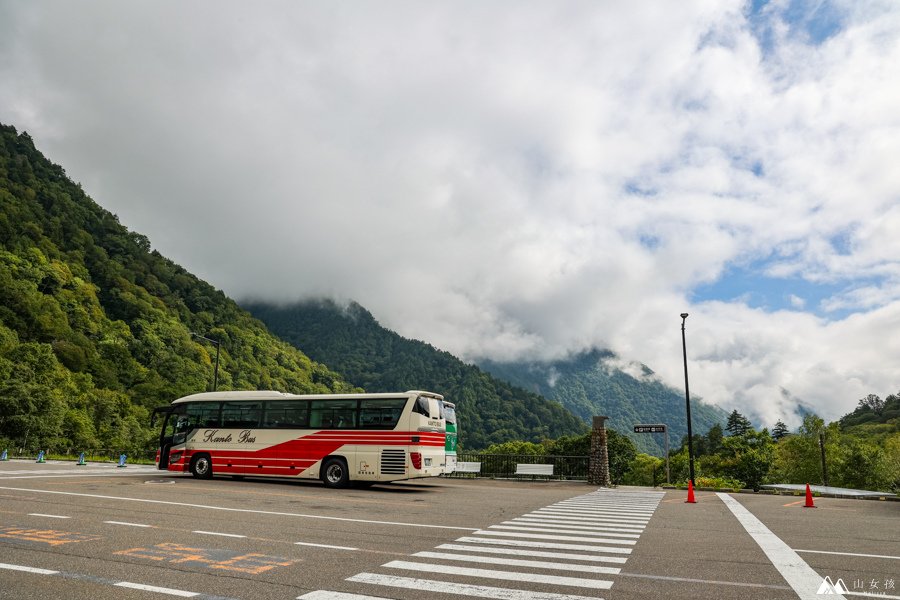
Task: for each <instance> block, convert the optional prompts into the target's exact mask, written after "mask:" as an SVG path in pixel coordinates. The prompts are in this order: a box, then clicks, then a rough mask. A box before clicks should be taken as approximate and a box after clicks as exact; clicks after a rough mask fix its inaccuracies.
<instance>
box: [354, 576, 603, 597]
mask: <svg viewBox="0 0 900 600" xmlns="http://www.w3.org/2000/svg"><path fill="white" fill-rule="evenodd" d="M347 581H353V582H356V583H371V584H373V585H383V586H388V587H398V588H404V589H408V590H417V591H420V592H433V593H438V594H456V595H458V596H473V597H476V598H495V599H497V600H602V598H597V597H596V596H574V595H569V594H554V593H552V592H529V591H527V590H510V589H506V588H496V587H490V586H486V585H472V584H468V583H450V582H445V581H434V580H431V579H414V578H412V577H395V576H393V575H377V574H375V573H360V574H358V575H354V576H353V577H348V578H347Z"/></svg>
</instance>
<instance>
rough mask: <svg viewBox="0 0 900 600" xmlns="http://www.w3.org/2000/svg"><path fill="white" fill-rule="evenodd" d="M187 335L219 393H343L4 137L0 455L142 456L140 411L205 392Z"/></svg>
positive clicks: (317, 367) (0, 143)
mask: <svg viewBox="0 0 900 600" xmlns="http://www.w3.org/2000/svg"><path fill="white" fill-rule="evenodd" d="M172 218H173V219H175V218H177V215H172ZM191 332H195V333H198V334H200V335H202V336H205V337H208V338H212V339H215V340H218V341H219V342H220V343H221V356H220V365H219V384H218V387H219V389H220V390H221V389H277V390H282V391H288V392H297V393H303V392H328V391H338V390H340V391H343V390H348V389H351V386H350V385H349V384H347V383H345V382H344V381H343V379H342V378H341V377H340V376H339V375H338V374H336V373H334V372H333V371H331V370H329V369H328V368H326V367H325V366H323V365H321V364H317V363H314V362H313V361H311V360H310V359H309V358H308V357H307V356H306V355H304V354H303V353H302V352H300V351H298V350H297V349H296V348H294V347H292V346H291V345H290V344H287V343H285V342H283V341H281V340H279V339H277V338H276V337H275V336H273V335H272V334H271V333H269V332H268V331H267V330H266V328H265V327H264V326H263V325H262V324H261V323H260V322H259V321H257V320H256V319H254V318H252V317H251V316H250V315H249V314H248V313H247V312H245V311H244V310H242V309H241V308H240V307H238V305H237V304H236V303H235V302H233V301H232V300H230V299H229V298H227V297H226V296H225V295H224V294H223V293H222V292H221V291H219V290H216V289H215V288H213V287H212V286H211V285H209V284H208V283H206V282H204V281H201V280H200V279H198V278H197V277H195V276H194V275H192V274H190V273H188V272H187V271H186V270H185V269H183V268H182V267H180V266H178V265H176V264H174V263H173V262H172V261H170V260H168V259H166V258H165V257H163V256H161V255H160V254H159V253H158V252H156V251H154V250H151V245H150V241H149V240H148V239H147V238H146V237H145V236H143V235H141V234H139V233H136V232H133V231H129V230H128V229H127V228H126V227H124V226H123V225H121V224H120V223H119V221H118V219H117V218H116V216H115V215H113V214H111V213H110V212H108V211H106V210H104V209H103V208H101V207H100V206H98V205H97V204H96V203H95V202H94V201H93V200H91V199H90V198H89V197H88V196H87V195H86V194H85V192H84V191H83V190H82V188H81V186H80V185H78V184H76V183H74V182H72V181H71V180H70V179H69V178H68V177H67V176H66V173H65V171H64V170H63V169H62V168H61V167H59V166H57V165H54V164H52V163H51V162H50V161H48V160H47V159H46V158H45V157H44V156H43V155H42V154H41V153H40V152H38V151H37V150H36V149H35V147H34V144H33V142H32V140H31V138H30V137H29V136H28V134H27V133H22V134H19V133H17V132H16V130H15V129H14V128H13V127H9V126H5V125H0V447H5V446H7V445H10V446H25V447H29V448H32V447H38V446H44V447H47V446H50V447H56V448H66V447H75V448H82V449H84V448H98V447H101V448H115V449H117V450H118V451H130V452H143V451H146V450H147V449H148V448H149V447H151V446H152V443H153V442H152V435H153V434H152V433H151V432H150V431H149V429H148V410H149V409H151V408H153V407H155V406H158V405H160V404H165V403H168V402H171V401H172V400H173V399H174V398H177V397H179V396H182V395H185V394H189V393H193V392H199V391H203V390H205V389H207V387H208V386H209V385H210V384H211V381H212V374H213V360H214V357H215V347H214V346H213V345H211V344H209V343H207V342H204V341H203V340H201V339H199V338H196V337H192V335H191Z"/></svg>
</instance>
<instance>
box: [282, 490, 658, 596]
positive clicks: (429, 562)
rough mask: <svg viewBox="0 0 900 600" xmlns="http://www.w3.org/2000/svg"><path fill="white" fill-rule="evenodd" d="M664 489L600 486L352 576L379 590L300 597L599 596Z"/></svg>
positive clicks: (319, 592) (354, 580)
mask: <svg viewBox="0 0 900 600" xmlns="http://www.w3.org/2000/svg"><path fill="white" fill-rule="evenodd" d="M663 495H664V494H663V493H662V492H649V491H646V492H642V491H633V492H632V491H621V490H607V489H600V490H597V491H595V492H591V493H589V494H584V495H582V496H576V497H575V498H570V499H568V500H563V501H561V502H557V503H555V504H551V505H550V506H546V507H543V508H539V509H537V510H534V511H532V512H530V513H527V514H524V515H522V516H520V517H517V518H514V519H511V520H509V521H503V522H502V523H498V524H496V525H491V526H490V527H488V528H486V529H480V530H478V531H475V532H472V533H471V534H469V535H466V536H463V537H460V538H457V539H456V540H454V541H453V542H452V543H447V544H440V545H439V546H437V547H435V548H434V550H431V551H426V552H416V553H414V554H411V555H410V556H409V557H408V560H393V561H390V562H387V563H385V564H383V565H381V569H379V570H378V571H379V572H372V573H367V572H364V573H358V574H356V575H354V576H352V577H348V578H347V579H346V581H348V582H352V583H356V584H366V585H367V586H373V587H374V588H375V589H374V590H373V594H375V595H371V596H370V595H361V594H350V593H345V592H336V591H327V590H316V591H313V592H309V593H307V594H303V595H302V596H298V597H297V600H379V599H384V598H391V597H392V596H390V594H392V593H400V594H402V593H403V592H402V590H412V591H415V592H418V593H419V594H421V592H428V593H442V594H453V595H457V596H468V597H474V598H493V599H497V600H598V599H601V598H602V596H601V595H598V594H602V593H603V592H604V591H606V590H610V589H611V588H612V587H613V585H614V583H615V576H616V575H617V574H619V573H620V572H621V568H622V567H621V565H624V564H625V563H626V562H627V561H628V557H629V555H630V554H631V553H632V550H633V546H634V545H635V544H636V543H637V540H638V539H639V538H640V536H641V533H642V532H643V531H644V528H645V527H646V526H647V523H649V521H650V518H651V517H652V516H653V513H654V512H655V511H656V508H657V506H658V505H659V502H660V501H661V500H662V497H663ZM382 570H383V571H384V572H381V571H382ZM442 575H443V576H446V578H440V577H439V576H442ZM467 579H468V580H470V581H471V580H472V579H478V580H480V581H484V580H490V581H491V582H497V583H495V584H494V585H483V584H482V583H478V584H475V583H466V582H465V581H466V580H467ZM522 584H526V585H527V586H528V587H529V588H537V589H540V588H541V586H544V587H546V588H548V589H553V590H558V589H560V588H568V589H570V590H572V593H561V592H559V591H552V592H551V591H534V590H533V589H524V586H523V585H522ZM386 594H387V595H386ZM584 594H591V595H584Z"/></svg>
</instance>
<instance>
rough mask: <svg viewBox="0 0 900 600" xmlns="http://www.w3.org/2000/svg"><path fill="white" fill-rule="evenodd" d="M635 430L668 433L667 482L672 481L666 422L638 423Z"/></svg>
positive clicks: (667, 445)
mask: <svg viewBox="0 0 900 600" xmlns="http://www.w3.org/2000/svg"><path fill="white" fill-rule="evenodd" d="M634 432H635V433H664V434H666V483H671V481H670V477H669V428H668V427H666V425H665V424H664V423H638V424H636V425H635V426H634Z"/></svg>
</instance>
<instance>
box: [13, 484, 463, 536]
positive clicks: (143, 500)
mask: <svg viewBox="0 0 900 600" xmlns="http://www.w3.org/2000/svg"><path fill="white" fill-rule="evenodd" d="M0 490H7V491H12V492H28V493H32V494H54V495H58V496H72V497H75V498H99V499H101V500H120V501H122V502H141V503H144V504H161V505H164V506H180V507H185V508H202V509H204V510H220V511H223V512H237V513H252V514H256V515H273V516H278V517H297V518H301V519H321V520H325V521H343V522H349V523H369V524H374V525H397V526H399V527H422V528H427V529H453V530H457V531H477V530H478V528H477V527H455V526H452V525H431V524H427V523H399V522H396V521H373V520H370V519H351V518H348V517H326V516H323V515H309V514H303V513H288V512H276V511H270V510H254V509H252V508H231V507H228V506H211V505H208V504H189V503H186V502H174V501H171V500H150V499H149V498H128V497H125V496H105V495H102V494H85V493H81V492H62V491H59V490H39V489H32V488H16V487H6V486H0Z"/></svg>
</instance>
